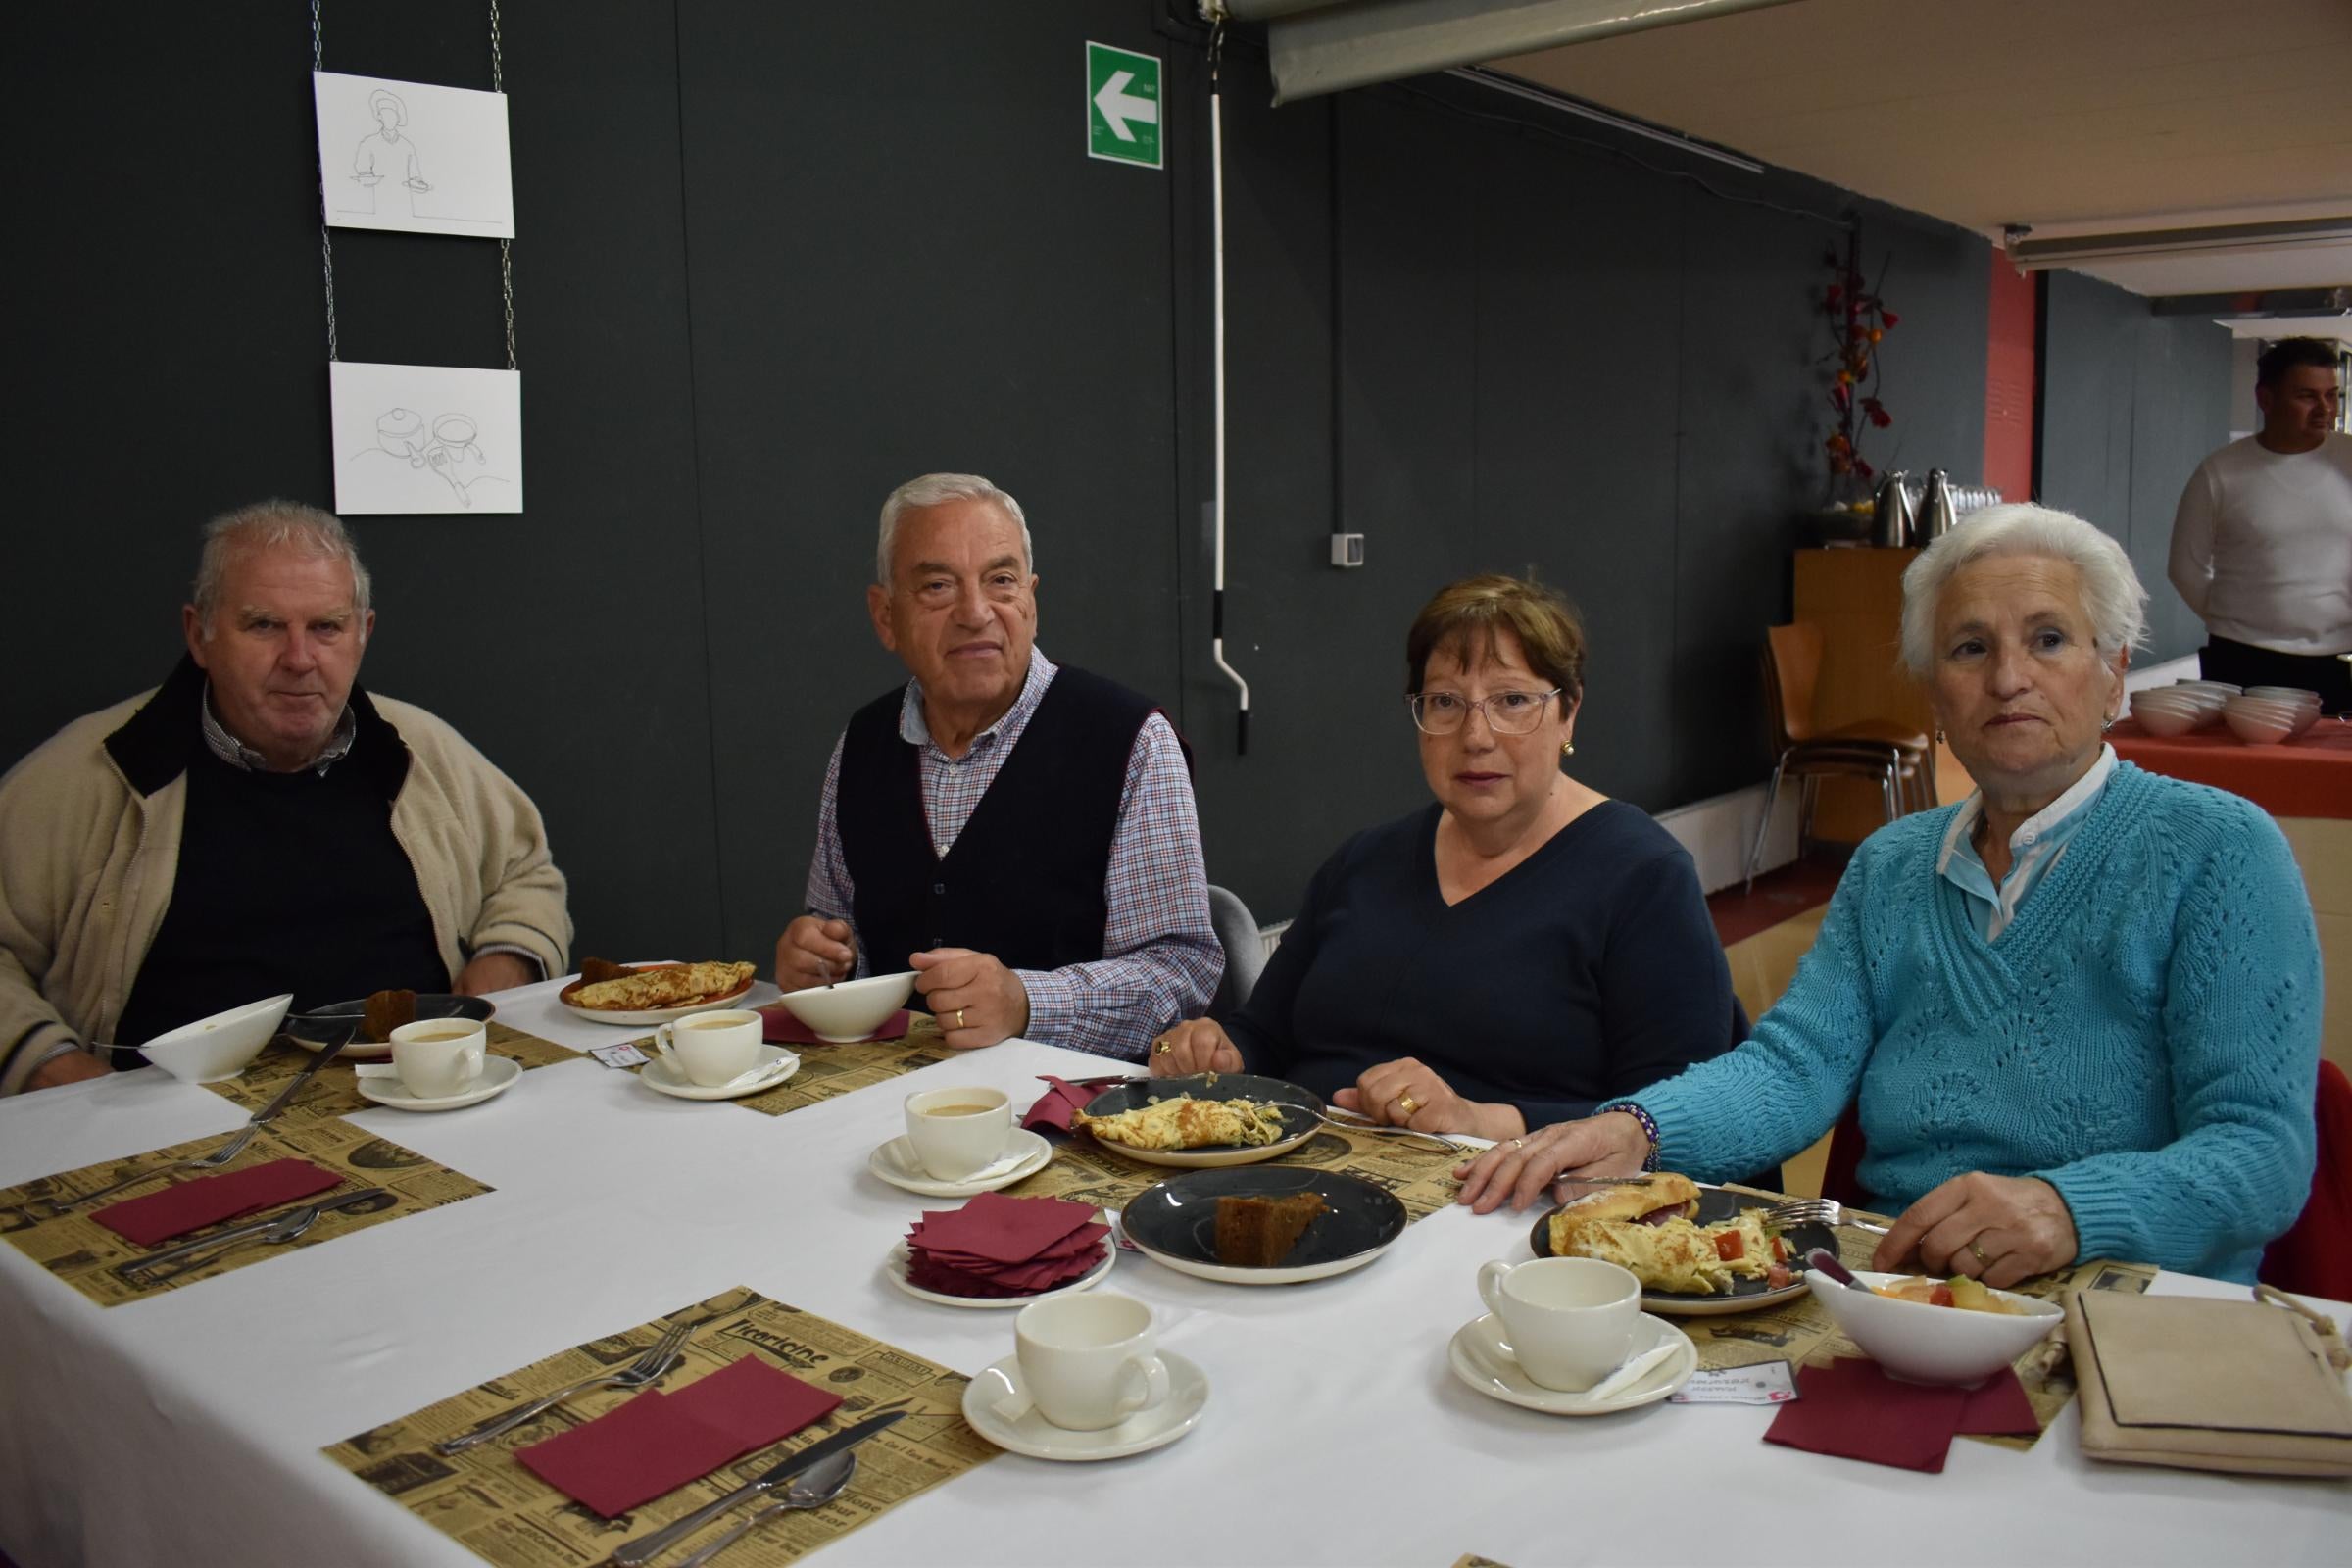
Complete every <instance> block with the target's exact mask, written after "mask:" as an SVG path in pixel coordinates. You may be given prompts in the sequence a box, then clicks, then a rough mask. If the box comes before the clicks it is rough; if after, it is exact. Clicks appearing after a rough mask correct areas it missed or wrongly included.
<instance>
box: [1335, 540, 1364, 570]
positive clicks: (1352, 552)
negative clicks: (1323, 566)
mask: <svg viewBox="0 0 2352 1568" xmlns="http://www.w3.org/2000/svg"><path fill="white" fill-rule="evenodd" d="M1331 564H1333V565H1335V566H1360V565H1362V564H1364V536H1363V535H1362V534H1360V533H1335V534H1333V535H1332V536H1331Z"/></svg>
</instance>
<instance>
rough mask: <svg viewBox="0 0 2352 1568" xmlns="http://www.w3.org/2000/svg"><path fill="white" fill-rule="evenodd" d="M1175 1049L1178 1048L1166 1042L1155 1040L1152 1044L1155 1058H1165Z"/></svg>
mask: <svg viewBox="0 0 2352 1568" xmlns="http://www.w3.org/2000/svg"><path fill="white" fill-rule="evenodd" d="M1175 1049H1176V1048H1175V1047H1174V1046H1171V1045H1169V1044H1168V1043H1167V1042H1166V1041H1165V1040H1154V1041H1152V1054H1153V1055H1154V1056H1164V1055H1166V1054H1168V1053H1169V1052H1171V1051H1174V1050H1175Z"/></svg>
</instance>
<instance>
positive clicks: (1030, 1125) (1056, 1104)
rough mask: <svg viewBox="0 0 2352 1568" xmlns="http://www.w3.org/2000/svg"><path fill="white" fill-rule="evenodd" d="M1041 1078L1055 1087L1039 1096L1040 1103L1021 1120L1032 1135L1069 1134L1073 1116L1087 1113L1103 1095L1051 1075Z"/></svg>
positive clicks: (1047, 1074) (1033, 1106)
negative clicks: (1084, 1111) (1100, 1095)
mask: <svg viewBox="0 0 2352 1568" xmlns="http://www.w3.org/2000/svg"><path fill="white" fill-rule="evenodd" d="M1038 1076H1039V1077H1040V1078H1043V1079H1044V1080H1045V1081H1046V1082H1047V1083H1049V1084H1052V1085H1053V1086H1054V1087H1053V1088H1051V1089H1049V1090H1047V1091H1046V1092H1045V1093H1044V1094H1042V1095H1040V1096H1038V1097H1037V1103H1035V1104H1033V1105H1031V1106H1030V1107H1029V1109H1028V1111H1027V1113H1026V1114H1024V1115H1023V1116H1022V1117H1021V1126H1022V1127H1023V1128H1025V1129H1026V1130H1028V1131H1030V1132H1033V1133H1042V1132H1057V1133H1066V1132H1068V1131H1069V1130H1070V1117H1071V1116H1072V1115H1074V1114H1076V1113H1077V1112H1079V1111H1081V1110H1084V1109H1085V1108H1086V1107H1087V1105H1088V1103H1090V1102H1092V1101H1093V1100H1094V1098H1095V1096H1096V1095H1097V1094H1099V1093H1100V1092H1101V1091H1099V1090H1094V1089H1082V1088H1080V1087H1079V1086H1078V1085H1076V1084H1073V1083H1069V1082H1066V1081H1065V1080H1063V1079H1060V1078H1056V1077H1054V1075H1053V1074H1052V1073H1050V1072H1041V1073H1039V1074H1038Z"/></svg>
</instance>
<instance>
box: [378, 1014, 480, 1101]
mask: <svg viewBox="0 0 2352 1568" xmlns="http://www.w3.org/2000/svg"><path fill="white" fill-rule="evenodd" d="M489 1044H490V1038H489V1035H488V1033H487V1031H485V1030H484V1029H483V1027H482V1023H481V1020H480V1019H478V1018H419V1019H417V1021H416V1022H415V1023H404V1024H402V1025H401V1026H400V1027H399V1028H397V1029H395V1030H393V1031H392V1069H393V1071H395V1072H397V1073H399V1074H400V1085H401V1087H402V1088H403V1089H406V1090H407V1091H408V1092H409V1093H410V1094H412V1095H415V1096H416V1097H417V1099H419V1100H440V1099H444V1098H446V1097H447V1096H450V1095H455V1094H460V1093H463V1092H464V1091H465V1090H466V1087H467V1086H468V1085H470V1084H471V1083H472V1082H473V1081H474V1080H475V1079H476V1078H479V1077H480V1076H481V1075H482V1058H483V1056H484V1054H486V1053H487V1052H488V1050H489Z"/></svg>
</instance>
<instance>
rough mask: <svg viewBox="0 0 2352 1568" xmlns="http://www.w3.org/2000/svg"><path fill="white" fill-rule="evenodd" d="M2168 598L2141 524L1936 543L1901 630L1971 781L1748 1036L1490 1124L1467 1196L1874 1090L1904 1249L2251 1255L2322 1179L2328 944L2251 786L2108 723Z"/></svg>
mask: <svg viewBox="0 0 2352 1568" xmlns="http://www.w3.org/2000/svg"><path fill="white" fill-rule="evenodd" d="M2146 602H2147V594H2146V592H2145V591H2144V590H2143V589H2142V588H2141V587H2140V585H2139V580H2138V578H2137V577H2136V575H2134V573H2133V572H2132V570H2131V561H2130V559H2129V558H2128V557H2126V556H2125V554H2124V551H2123V549H2122V547H2121V546H2120V545H2118V544H2117V543H2116V542H2115V541H2114V540H2113V539H2111V538H2109V537H2108V536H2107V535H2105V534H2103V533H2101V532H2100V531H2099V530H2098V529H2096V528H2094V527H2092V526H2091V525H2090V524H2089V523H2086V522H2084V521H2082V519H2081V518H2079V517H2072V516H2069V515H2066V514H2064V513H2060V512H2052V511H2048V510H2046V509H2044V508H2040V507H2031V506H2005V507H1994V508H1990V509H1988V510H1986V511H1985V512H1981V513H1979V514H1977V515H1975V516H1974V517H1972V518H1970V519H1969V520H1968V521H1967V522H1966V523H1965V524H1964V525H1963V526H1961V527H1960V528H1958V529H1956V530H1954V531H1953V532H1951V533H1949V534H1947V535H1945V536H1944V537H1943V538H1942V539H1939V540H1937V541H1936V543H1935V544H1934V545H1932V546H1930V547H1929V548H1928V549H1927V550H1926V551H1924V552H1922V553H1921V555H1920V557H1919V559H1918V560H1917V561H1915V562H1913V563H1912V564H1911V566H1910V568H1909V569H1908V570H1907V571H1905V572H1904V574H1903V626H1902V645H1903V660H1904V662H1905V663H1906V664H1907V665H1908V666H1909V668H1910V670H1911V672H1912V673H1913V674H1914V675H1915V676H1917V677H1919V678H1920V679H1921V680H1922V681H1924V682H1925V683H1926V685H1927V687H1928V692H1929V697H1930V702H1931V704H1932V706H1933V707H1934V709H1935V712H1936V725H1937V727H1938V728H1939V729H1940V730H1941V731H1942V733H1943V735H1944V737H1945V739H1946V741H1947V743H1948V744H1949V745H1950V746H1951V748H1952V751H1953V753H1954V754H1955V755H1956V756H1957V757H1958V758H1959V759H1960V760H1961V761H1962V762H1963V763H1965V764H1966V765H1967V767H1968V771H1969V773H1970V775H1971V776H1972V777H1973V778H1975V779H1976V781H1977V784H1978V793H1977V794H1975V795H1972V796H1970V797H1969V798H1968V799H1967V800H1966V801H1964V802H1962V803H1961V804H1960V805H1958V806H1955V807H1947V808H1944V809H1939V810H1934V811H1923V812H1919V813H1916V814H1914V815H1911V816H1907V817H1904V818H1902V819H1901V820H1900V821H1897V822H1894V823H1891V824H1889V825H1888V826H1887V827H1885V828H1883V829H1881V830H1880V831H1878V832H1877V833H1874V834H1872V835H1871V836H1870V839H1869V840H1868V841H1867V842H1866V843H1864V844H1863V845H1862V847H1861V848H1860V849H1859V850H1857V851H1856V852H1855V855H1854V858H1853V860H1852V862H1851V863H1850V864H1849V865H1848V866H1847V868H1846V872H1845V875H1844V877H1843V878H1842V879H1841V880H1840V881H1839V883H1838V892H1837V894H1836V896H1835V897H1834V898H1833V899H1832V900H1831V901H1830V907H1829V912H1828V914H1827V915H1826V916H1825V917H1824V919H1823V922H1822V928H1821V934H1820V936H1819V937H1818V938H1817V939H1816V940H1815V942H1814V945H1813V949H1812V951H1811V952H1810V953H1808V954H1807V955H1806V956H1805V957H1804V960H1803V961H1802V963H1800V964H1799V965H1798V968H1797V971H1796V976H1795V978H1794V980H1792V981H1791V982H1790V984H1789V990H1788V992H1787V994H1786V995H1785V996H1784V997H1783V998H1782V999H1781V1002H1780V1004H1779V1005H1777V1006H1775V1007H1774V1008H1773V1009H1772V1010H1771V1011H1770V1012H1769V1013H1767V1014H1766V1015H1765V1016H1764V1018H1763V1019H1762V1021H1760V1022H1759V1023H1758V1024H1757V1025H1756V1026H1755V1029H1754V1031H1753V1033H1752V1034H1751V1036H1750V1038H1749V1039H1748V1040H1747V1041H1746V1042H1745V1043H1744V1044H1742V1045H1741V1046H1740V1047H1739V1048H1738V1049H1737V1050H1735V1051H1733V1052H1731V1053H1729V1054H1726V1055H1723V1056H1719V1057H1717V1058H1715V1059H1714V1060H1711V1061H1707V1062H1702V1063H1700V1064H1699V1065H1697V1066H1694V1067H1691V1068H1690V1069H1689V1070H1687V1071H1685V1072H1684V1073H1682V1074H1681V1075H1680V1076H1678V1077H1675V1078H1672V1079H1669V1080H1667V1081H1666V1082H1664V1083H1661V1084H1658V1085H1655V1086H1654V1087H1652V1088H1648V1089H1644V1090H1642V1091H1640V1092H1639V1094H1638V1095H1636V1096H1633V1097H1630V1098H1627V1099H1621V1100H1618V1101H1614V1102H1611V1103H1608V1104H1605V1105H1603V1106H1601V1107H1600V1109H1599V1110H1598V1111H1596V1112H1595V1113H1594V1114H1593V1115H1592V1116H1590V1117H1587V1118H1585V1119H1583V1120H1579V1121H1569V1122H1560V1123H1556V1124H1554V1125H1552V1126H1549V1127H1546V1128H1544V1129H1543V1130H1542V1131H1540V1132H1537V1133H1534V1134H1531V1135H1529V1136H1528V1137H1526V1138H1525V1139H1520V1140H1513V1141H1509V1142H1505V1143H1502V1144H1498V1145H1497V1146H1495V1148H1494V1149H1492V1150H1490V1151H1488V1152H1486V1153H1485V1154H1482V1155H1481V1156H1480V1157H1479V1158H1478V1159H1477V1160H1475V1161H1474V1162H1472V1163H1471V1164H1470V1165H1469V1166H1467V1167H1465V1170H1464V1183H1463V1188H1462V1194H1461V1197H1462V1201H1464V1202H1466V1203H1469V1204H1471V1205H1472V1206H1473V1207H1474V1208H1476V1209H1478V1210H1479V1211H1480V1212H1482V1213H1483V1212H1487V1211H1489V1210H1492V1209H1494V1208H1495V1207H1496V1206H1498V1205H1499V1204H1501V1203H1503V1202H1505V1201H1509V1202H1510V1203H1511V1204H1512V1205H1513V1206H1514V1207H1523V1206H1525V1205H1526V1204H1528V1203H1530V1202H1533V1201H1535V1200H1537V1199H1538V1198H1540V1197H1542V1196H1543V1194H1544V1191H1545V1189H1546V1188H1547V1187H1548V1186H1549V1185H1550V1184H1551V1182H1552V1181H1553V1180H1554V1179H1556V1178H1558V1177H1559V1176H1562V1175H1585V1176H1605V1175H1625V1174H1629V1173H1631V1172H1634V1171H1638V1170H1642V1169H1643V1168H1650V1169H1658V1168H1666V1169H1673V1170H1681V1171H1685V1172H1688V1173H1690V1174H1691V1175H1693V1176H1698V1177H1701V1178H1709V1177H1721V1176H1725V1175H1729V1174H1730V1173H1732V1172H1735V1171H1740V1170H1753V1169H1758V1168H1762V1167H1766V1166H1770V1165H1773V1164H1776V1163H1778V1162H1780V1161H1782V1160H1786V1159H1789V1158H1790V1157H1792V1156H1793V1155H1795V1154H1797V1153H1798V1152H1801V1151H1803V1150H1804V1149H1805V1148H1807V1147H1808V1146H1810V1145H1811V1144H1812V1143H1813V1142H1814V1141H1815V1140H1816V1139H1818V1138H1820V1137H1821V1136H1822V1135H1823V1134H1824V1133H1826V1132H1828V1131H1829V1130H1830V1128H1831V1127H1832V1126H1833V1125H1835V1124H1836V1123H1837V1121H1838V1117H1839V1116H1840V1115H1841V1114H1842V1113H1843V1111H1844V1109H1845V1107H1846V1105H1847V1104H1848V1103H1855V1104H1856V1105H1857V1108H1858V1111H1859V1114H1860V1118H1861V1123H1862V1130H1863V1133H1864V1135H1865V1136H1866V1138H1867V1140H1868V1143H1869V1152H1868V1154H1867V1156H1866V1157H1865V1158H1864V1159H1863V1161H1862V1164H1861V1167H1860V1170H1859V1173H1858V1174H1859V1176H1860V1179H1861V1181H1862V1184H1863V1185H1864V1186H1865V1187H1866V1188H1867V1189H1869V1191H1870V1192H1871V1193H1873V1194H1874V1195H1876V1197H1877V1198H1878V1200H1879V1201H1880V1204H1881V1206H1883V1207H1887V1208H1890V1209H1892V1208H1899V1209H1900V1210H1901V1218H1900V1219H1899V1220H1898V1221H1897V1222H1896V1223H1895V1225H1894V1227H1893V1230H1892V1232H1891V1234H1889V1235H1888V1236H1887V1239H1886V1240H1885V1241H1884V1242H1882V1243H1881V1244H1880V1246H1879V1249H1878V1256H1877V1258H1876V1259H1875V1261H1876V1263H1877V1265H1878V1266H1879V1267H1881V1268H1907V1267H1918V1268H1922V1269H1925V1270H1928V1271H1930V1272H1932V1273H1937V1274H1950V1273H1960V1274H1970V1275H1975V1276H1977V1277H1979V1278H1982V1279H1984V1280H1985V1281H1986V1282H1987V1283H1989V1284H1992V1285H2009V1284H2014V1283H2015V1282H2017V1281H2019V1280H2022V1279H2026V1278H2028V1277H2030V1276H2032V1275H2035V1274H2041V1273H2045V1272H2047V1271H2049V1270H2051V1269H2055V1268H2061V1267H2064V1266H2066V1265H2068V1264H2071V1263H2073V1262H2076V1261H2077V1260H2078V1259H2082V1258H2090V1257H2114V1258H2125V1259H2131V1260H2134V1261H2139V1262H2152V1263H2157V1264H2161V1265H2163V1266H2165V1267H2167V1268H2174V1269H2182V1270H2187V1271H2190V1272H2194V1273H2199V1274H2209V1275H2214V1276H2218V1277H2220V1278H2225V1279H2235V1280H2246V1281H2251V1280H2252V1279H2253V1278H2254V1270H2255V1266H2256V1264H2257V1263H2258V1262H2259V1261H2260V1260H2261V1255H2262V1248H2263V1244H2264V1243H2265V1242H2267V1241H2268V1240H2270V1238H2272V1237H2274V1236H2276V1235H2278V1233H2280V1232H2281V1231H2283V1230H2285V1229H2286V1228H2287V1227H2288V1226H2289V1225H2291V1224H2292V1223H2293V1222H2294V1219H2295V1216H2296V1214H2297V1213H2298V1212H2300V1211H2301V1209H2302V1206H2303V1203H2304V1201H2305V1199H2306V1198H2307V1197H2308V1196H2309V1193H2310V1186H2311V1174H2312V1162H2313V1158H2314V1132H2313V1121H2312V1095H2313V1089H2314V1080H2315V1077H2316V1074H2317V1072H2318V1065H2319V1043H2320V956H2319V943H2318V938H2317V936H2316V934H2315V932H2314V929H2313V924H2312V915H2311V905H2310V901H2309V899H2308V897H2307V896H2306V894H2305V892H2304V888H2303V879H2302V876H2301V874H2300V873H2299V872H2298V871H2297V869H2296V866H2295V862H2294V858H2293V857H2292V856H2291V855H2290V854H2289V852H2288V850H2287V846H2286V841H2285V839H2284V838H2283V837H2282V836H2281V835H2280V833H2279V831H2278V826H2277V825H2276V824H2275V823H2273V822H2272V821H2271V819H2270V817H2269V816H2267V815H2266V814H2265V813H2264V812H2263V811H2262V809H2260V808H2258V807H2256V806H2253V805H2252V804H2250V803H2248V802H2246V801H2244V800H2241V799H2240V798H2238V797H2237V796H2234V795H2229V794H2226V793H2224V792H2223V791H2220V790H2215V789H2209V788H2206V787H2205V786H2203V785H2198V784H2188V783H2183V782H2181V781H2180V780H2177V779H2171V778H2166V777H2163V776H2161V775H2158V774H2154V773H2147V772H2143V771H2141V770H2140V769H2138V768H2136V767H2134V766H2132V765H2131V763H2129V762H2118V761H2117V760H2116V756H2115V751H2114V749H2113V748H2112V747H2110V746H2108V745H2107V744H2106V742H2105V741H2104V740H2103V739H2102V736H2101V731H2102V730H2103V729H2104V728H2105V727H2106V726H2107V725H2108V724H2111V723H2113V722H2114V721H2115V717H2116V714H2117V713H2118V712H2119V711H2121V709H2122V706H2123V701H2124V668H2125V665H2126V664H2127V663H2128V662H2129V661H2130V658H2131V647H2132V645H2133V644H2134V643H2136V642H2138V641H2139V640H2140V637H2141V632H2142V612H2143V607H2144V606H2145V604H2146Z"/></svg>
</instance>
